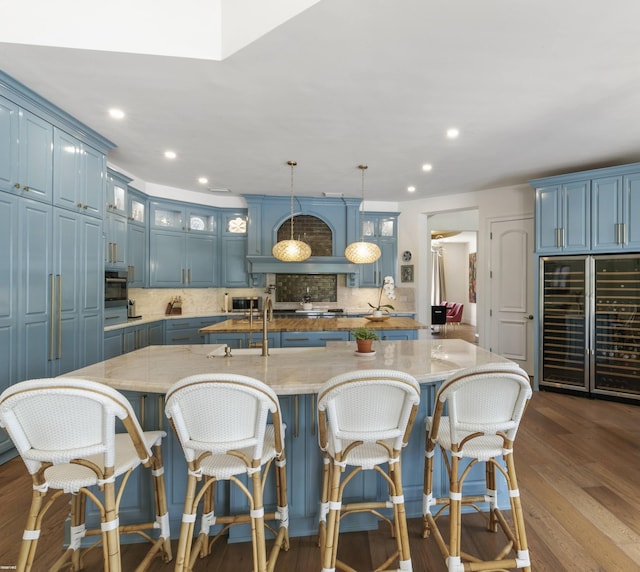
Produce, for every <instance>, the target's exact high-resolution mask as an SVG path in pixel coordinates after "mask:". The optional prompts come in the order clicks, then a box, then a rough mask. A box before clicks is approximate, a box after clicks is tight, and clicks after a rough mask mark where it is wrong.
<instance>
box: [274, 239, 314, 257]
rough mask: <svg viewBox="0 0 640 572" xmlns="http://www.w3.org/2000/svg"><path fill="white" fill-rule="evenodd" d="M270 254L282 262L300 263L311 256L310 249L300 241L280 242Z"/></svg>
mask: <svg viewBox="0 0 640 572" xmlns="http://www.w3.org/2000/svg"><path fill="white" fill-rule="evenodd" d="M271 252H272V253H273V255H274V256H275V257H276V258H277V259H278V260H282V262H302V261H303V260H306V259H307V258H309V256H311V247H310V246H309V245H308V244H307V243H306V242H302V241H301V240H293V239H291V240H281V241H280V242H276V244H275V245H274V246H273V249H272V251H271Z"/></svg>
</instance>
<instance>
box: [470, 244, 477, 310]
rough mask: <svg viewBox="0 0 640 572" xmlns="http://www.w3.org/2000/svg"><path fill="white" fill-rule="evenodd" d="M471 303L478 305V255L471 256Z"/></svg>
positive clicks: (472, 254)
mask: <svg viewBox="0 0 640 572" xmlns="http://www.w3.org/2000/svg"><path fill="white" fill-rule="evenodd" d="M469 302H471V303H472V304H475V303H476V253H475V252H472V253H471V254H469Z"/></svg>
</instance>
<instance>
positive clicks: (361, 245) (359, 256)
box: [344, 165, 381, 264]
mask: <svg viewBox="0 0 640 572" xmlns="http://www.w3.org/2000/svg"><path fill="white" fill-rule="evenodd" d="M358 169H360V170H361V171H362V213H361V215H360V216H361V217H362V219H361V220H362V227H361V228H362V234H361V235H360V242H352V243H351V244H349V245H347V248H345V249H344V255H345V256H346V257H347V260H348V261H349V262H353V263H354V264H370V263H371V262H375V261H376V260H378V258H380V254H381V252H380V247H379V246H378V245H377V244H375V243H373V242H365V240H364V172H365V170H366V169H368V166H367V165H358Z"/></svg>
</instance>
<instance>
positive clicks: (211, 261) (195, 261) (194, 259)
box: [185, 233, 218, 288]
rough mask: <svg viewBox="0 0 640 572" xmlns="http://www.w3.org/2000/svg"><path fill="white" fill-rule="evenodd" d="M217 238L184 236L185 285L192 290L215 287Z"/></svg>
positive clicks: (216, 281)
mask: <svg viewBox="0 0 640 572" xmlns="http://www.w3.org/2000/svg"><path fill="white" fill-rule="evenodd" d="M217 246H218V238H217V237H215V236H209V235H200V234H193V233H189V234H187V235H186V236H185V253H186V256H185V260H186V261H185V267H186V272H185V274H186V279H187V281H186V285H187V286H189V287H192V288H194V287H195V288H207V287H211V286H217V284H218V272H217V265H218V260H217Z"/></svg>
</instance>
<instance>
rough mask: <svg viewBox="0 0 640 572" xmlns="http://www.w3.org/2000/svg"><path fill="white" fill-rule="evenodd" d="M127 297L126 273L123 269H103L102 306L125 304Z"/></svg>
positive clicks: (112, 306)
mask: <svg viewBox="0 0 640 572" xmlns="http://www.w3.org/2000/svg"><path fill="white" fill-rule="evenodd" d="M128 299H129V295H128V289H127V273H126V272H125V271H123V270H121V271H117V270H105V273H104V307H105V308H114V307H116V306H126V305H127V302H128Z"/></svg>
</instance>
